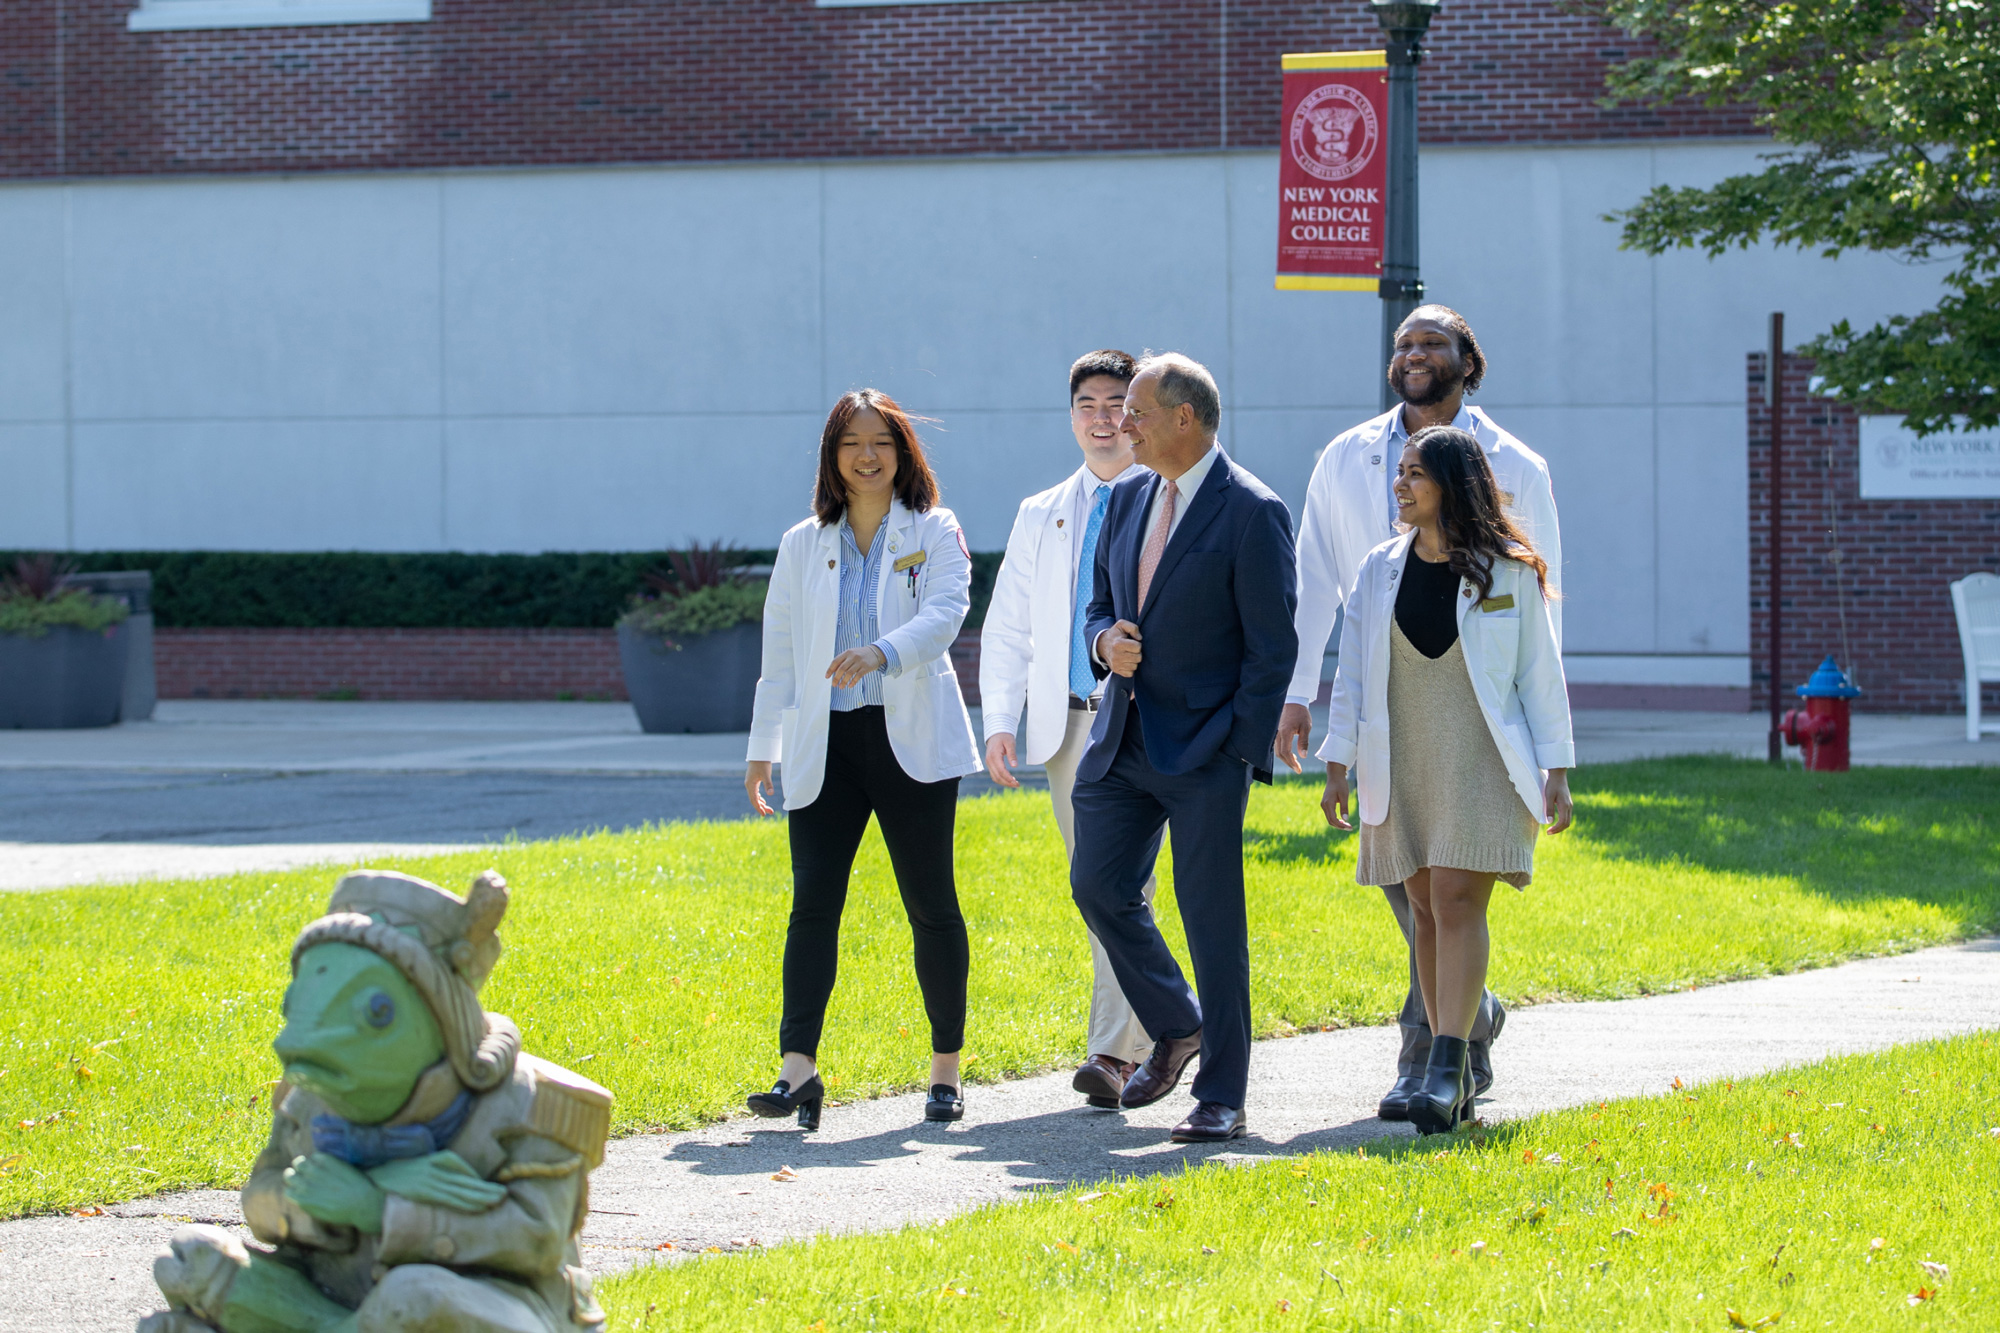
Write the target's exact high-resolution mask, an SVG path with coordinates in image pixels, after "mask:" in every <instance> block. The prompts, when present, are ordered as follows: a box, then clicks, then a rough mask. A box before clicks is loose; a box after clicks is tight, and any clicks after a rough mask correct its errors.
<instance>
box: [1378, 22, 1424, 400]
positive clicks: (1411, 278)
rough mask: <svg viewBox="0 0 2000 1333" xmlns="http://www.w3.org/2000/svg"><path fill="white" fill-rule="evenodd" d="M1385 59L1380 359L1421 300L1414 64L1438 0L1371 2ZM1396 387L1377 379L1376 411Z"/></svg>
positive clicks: (1387, 357) (1386, 362)
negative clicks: (1385, 170)
mask: <svg viewBox="0 0 2000 1333" xmlns="http://www.w3.org/2000/svg"><path fill="white" fill-rule="evenodd" d="M1371 4H1372V6H1373V8H1374V10H1375V21H1376V22H1377V23H1380V24H1381V25H1382V33H1383V36H1384V37H1386V38H1387V43H1386V46H1387V50H1388V57H1389V187H1388V188H1389V198H1388V200H1387V201H1386V204H1387V206H1386V209H1385V214H1386V223H1385V226H1384V232H1383V237H1382V281H1381V286H1380V289H1379V290H1380V292H1381V295H1382V360H1381V361H1380V362H1379V363H1378V364H1379V365H1380V366H1382V368H1383V369H1384V370H1385V371H1386V370H1387V368H1388V365H1389V361H1390V359H1391V358H1392V357H1394V356H1395V353H1396V330H1397V328H1398V327H1400V326H1401V325H1402V322H1403V321H1404V319H1406V318H1408V316H1409V313H1410V312H1411V311H1412V310H1415V309H1416V308H1417V307H1418V306H1419V305H1422V304H1423V300H1424V280H1423V278H1422V276H1421V272H1420V269H1419V265H1418V256H1417V66H1418V65H1419V64H1421V63H1422V61H1423V58H1424V44H1423V43H1424V34H1425V33H1426V32H1427V31H1429V29H1430V26H1431V17H1432V15H1434V14H1435V13H1436V12H1437V7H1438V4H1439V0H1371ZM1397 402H1398V399H1397V397H1396V391H1395V390H1394V389H1392V388H1390V387H1389V382H1388V379H1387V377H1386V375H1385V377H1384V379H1383V381H1382V410H1383V411H1385V412H1386V411H1387V410H1389V409H1390V408H1392V407H1394V406H1395V405H1396V403H1397Z"/></svg>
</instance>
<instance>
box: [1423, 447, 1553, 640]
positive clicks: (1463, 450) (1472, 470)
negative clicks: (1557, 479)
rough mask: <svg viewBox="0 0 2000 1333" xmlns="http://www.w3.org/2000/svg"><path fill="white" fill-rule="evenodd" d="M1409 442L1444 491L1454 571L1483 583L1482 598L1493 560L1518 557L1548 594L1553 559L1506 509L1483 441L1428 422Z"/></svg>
mask: <svg viewBox="0 0 2000 1333" xmlns="http://www.w3.org/2000/svg"><path fill="white" fill-rule="evenodd" d="M1410 445H1411V447H1413V448H1414V449H1415V450H1416V451H1417V457H1418V458H1420V459H1422V460H1423V464H1424V471H1426V472H1428V473H1430V477H1431V480H1432V481H1434V482H1436V483H1437V486H1438V490H1440V491H1441V492H1443V494H1442V496H1441V497H1440V499H1439V501H1438V529H1439V536H1440V537H1442V538H1443V544H1444V549H1445V557H1446V559H1447V560H1448V561H1449V562H1450V564H1451V567H1452V570H1453V571H1454V572H1455V573H1456V574H1457V575H1458V576H1459V577H1460V578H1462V579H1471V580H1472V581H1473V582H1474V583H1475V584H1477V585H1479V600H1480V601H1482V602H1483V601H1485V600H1486V598H1487V597H1488V596H1490V595H1491V594H1492V592H1493V562H1494V561H1495V560H1501V559H1506V560H1518V561H1520V562H1521V563H1522V564H1524V565H1526V566H1527V567H1528V568H1530V569H1532V570H1534V571H1535V582H1537V583H1539V584H1540V585H1541V588H1542V596H1543V597H1544V598H1546V597H1547V596H1548V595H1549V562H1548V561H1546V560H1544V559H1542V555H1541V552H1539V551H1537V550H1536V549H1535V544H1534V543H1533V542H1531V541H1529V540H1528V534H1526V533H1525V532H1522V531H1521V529H1520V528H1519V527H1517V526H1515V523H1514V520H1513V519H1511V518H1509V517H1507V511H1506V510H1505V509H1504V508H1502V507H1501V503H1500V486H1499V483H1497V482H1495V481H1494V480H1493V465H1492V464H1491V463H1488V462H1487V461H1486V451H1485V450H1484V449H1481V448H1480V447H1479V441H1478V440H1475V439H1474V438H1472V435H1471V433H1470V432H1467V431H1462V430H1460V429H1459V428H1458V427H1456V426H1426V427H1424V429H1422V430H1420V431H1418V432H1417V433H1416V434H1415V435H1412V436H1411V437H1410Z"/></svg>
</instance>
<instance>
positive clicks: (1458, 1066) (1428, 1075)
mask: <svg viewBox="0 0 2000 1333" xmlns="http://www.w3.org/2000/svg"><path fill="white" fill-rule="evenodd" d="M1470 1119H1472V1053H1471V1051H1470V1050H1469V1049H1467V1047H1466V1043H1465V1038H1463V1037H1432V1038H1431V1060H1430V1064H1429V1066H1428V1067H1426V1068H1425V1070H1424V1082H1423V1086H1422V1087H1421V1088H1419V1089H1418V1090H1417V1092H1416V1094H1415V1095H1414V1096H1412V1097H1411V1098H1410V1123H1411V1124H1413V1125H1415V1126H1416V1127H1417V1133H1419V1134H1449V1133H1450V1132H1451V1131H1452V1129H1453V1127H1454V1126H1457V1125H1459V1124H1462V1123H1463V1122H1465V1121H1468V1120H1470Z"/></svg>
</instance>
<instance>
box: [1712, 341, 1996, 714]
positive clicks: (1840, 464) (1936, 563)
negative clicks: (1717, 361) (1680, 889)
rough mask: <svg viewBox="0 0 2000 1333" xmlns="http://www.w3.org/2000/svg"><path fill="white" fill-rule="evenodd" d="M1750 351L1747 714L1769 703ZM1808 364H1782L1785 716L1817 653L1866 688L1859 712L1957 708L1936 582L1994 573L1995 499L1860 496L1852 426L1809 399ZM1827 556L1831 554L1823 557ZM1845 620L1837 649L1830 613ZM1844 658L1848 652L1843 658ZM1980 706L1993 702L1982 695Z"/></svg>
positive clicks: (1764, 429)
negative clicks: (1749, 696)
mask: <svg viewBox="0 0 2000 1333" xmlns="http://www.w3.org/2000/svg"><path fill="white" fill-rule="evenodd" d="M1766 360H1767V358H1766V357H1765V356H1764V355H1763V354H1761V353H1758V354H1754V355H1752V356H1751V357H1750V366H1749V384H1750V671H1751V678H1752V681H1753V688H1752V690H1751V694H1752V699H1753V702H1752V704H1751V707H1752V708H1753V709H1761V708H1763V707H1765V705H1766V701H1767V699H1768V698H1769V695H1768V693H1767V691H1768V690H1769V688H1770V686H1769V681H1770V675H1769V669H1768V663H1769V661H1770V651H1771V649H1770V643H1771V640H1770V586H1771V573H1770V570H1771V564H1770V561H1771V531H1770V521H1769V512H1770V493H1771V491H1770V473H1769V471H1768V469H1769V467H1770V458H1771V433H1770V410H1769V409H1768V408H1767V407H1766V406H1765V405H1764V365H1765V361H1766ZM1811 375H1812V362H1811V361H1808V360H1805V359H1803V358H1800V357H1793V356H1787V357H1786V358H1785V411H1784V430H1783V432H1782V444H1783V448H1784V451H1785V459H1784V461H1785V493H1784V506H1785V509H1784V528H1785V533H1784V548H1783V551H1782V558H1783V560H1784V590H1783V597H1784V661H1783V664H1782V666H1781V669H1780V673H1779V684H1780V685H1781V686H1782V687H1783V690H1784V697H1785V706H1786V707H1790V706H1791V704H1792V703H1793V701H1794V695H1793V693H1792V690H1793V687H1795V686H1798V685H1802V684H1804V683H1805V680H1806V678H1807V677H1808V676H1810V675H1811V674H1812V671H1813V668H1814V667H1816V666H1818V665H1819V663H1820V660H1821V659H1822V658H1824V657H1825V656H1826V655H1827V654H1828V653H1832V654H1834V655H1835V657H1836V658H1838V659H1839V660H1840V663H1841V665H1842V666H1843V667H1845V668H1846V669H1847V671H1848V673H1849V674H1850V676H1852V677H1853V678H1854V681H1855V683H1856V684H1857V685H1859V686H1861V687H1862V689H1863V690H1865V691H1866V693H1864V694H1863V695H1862V696H1861V697H1860V698H1859V699H1857V700H1855V707H1856V708H1858V709H1862V710H1867V711H1873V712H1924V713H1939V712H1953V711H1957V710H1961V709H1963V708H1964V707H1965V667H1964V658H1963V657H1962V656H1961V654H1960V651H1959V646H1958V622H1957V620H1956V619H1955V617H1954V616H1953V613H1952V609H1951V593H1950V591H1949V590H1948V589H1947V587H1946V585H1947V584H1949V583H1950V582H1952V581H1953V580H1954V579H1958V578H1962V577H1964V576H1965V575H1966V574H1969V573H1971V572H1972V571H1973V570H1976V569H1988V570H1994V571H2000V500H1863V499H1862V498H1861V483H1860V475H1859V468H1860V461H1861V431H1860V424H1859V422H1858V420H1857V419H1856V417H1855V414H1854V411H1853V410H1852V409H1851V408H1848V407H1845V406H1842V405H1841V404H1839V403H1836V402H1833V401H1830V400H1828V399H1825V398H1818V397H1814V396H1812V395H1811V394H1810V393H1808V392H1807V389H1806V384H1807V381H1808V380H1809V379H1810V378H1811ZM1836 557H1837V558H1836ZM1843 594H1844V599H1845V603H1846V611H1847V635H1846V643H1847V645H1848V647H1847V648H1843V646H1842V639H1841V626H1840V605H1841V601H1842V598H1843ZM1850 649H1851V655H1850V651H1849V650H1850ZM1985 700H1986V704H1987V706H1989V707H1992V706H2000V689H1996V688H1995V687H1993V686H1990V685H1989V686H1987V687H1986V692H1985Z"/></svg>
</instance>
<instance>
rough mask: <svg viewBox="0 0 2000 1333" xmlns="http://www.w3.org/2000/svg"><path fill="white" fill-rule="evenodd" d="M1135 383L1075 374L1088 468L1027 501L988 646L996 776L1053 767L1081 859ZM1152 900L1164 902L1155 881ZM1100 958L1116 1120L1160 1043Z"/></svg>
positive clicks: (984, 668) (1096, 365) (1108, 375)
mask: <svg viewBox="0 0 2000 1333" xmlns="http://www.w3.org/2000/svg"><path fill="white" fill-rule="evenodd" d="M1131 382H1132V358H1131V357H1130V356H1128V355H1127V354H1126V353H1124V352H1120V351H1116V350H1114V349H1109V348H1107V349H1105V350H1102V351H1097V352H1088V353H1085V354H1084V355H1083V356H1081V357H1079V358H1077V361H1076V364H1075V365H1073V366H1071V367H1070V371H1069V407H1070V418H1069V424H1070V431H1071V433H1072V434H1074V435H1075V437H1076V443H1077V447H1078V448H1080V449H1082V450H1083V466H1081V467H1079V468H1078V469H1077V470H1076V471H1075V472H1073V473H1071V474H1070V475H1069V476H1068V477H1067V478H1065V479H1064V480H1063V481H1062V482H1061V483H1060V484H1058V485H1055V486H1051V487H1050V488H1049V489H1048V490H1046V491H1042V492H1040V493H1039V494H1036V495H1031V496H1029V497H1028V498H1027V499H1025V500H1023V501H1021V509H1020V512H1019V514H1017V515H1016V516H1015V519H1014V531H1013V532H1012V533H1011V534H1010V535H1009V536H1008V538H1007V556H1006V559H1005V560H1004V561H1003V562H1002V563H1001V565H1000V573H999V575H998V577H996V578H995V579H994V581H993V600H992V602H991V603H990V604H989V605H988V606H987V609H986V624H985V628H984V629H982V630H981V631H980V638H979V698H980V710H981V717H982V719H983V721H984V723H985V728H986V771H987V773H988V775H989V776H991V777H992V779H993V781H994V782H995V783H997V784H998V785H1000V786H1002V787H1018V786H1020V785H1021V784H1020V783H1019V781H1017V780H1016V779H1015V777H1014V774H1013V771H1012V770H1013V769H1015V768H1017V767H1019V765H1020V764H1021V763H1022V762H1023V761H1024V760H1025V761H1026V762H1027V763H1030V764H1042V765H1045V766H1046V768H1047V770H1048V775H1049V795H1050V797H1051V798H1052V799H1053V802H1054V805H1055V816H1056V827H1057V828H1059V829H1060V830H1061V831H1062V840H1063V848H1064V850H1065V851H1068V852H1074V851H1075V849H1076V820H1075V816H1074V815H1073V814H1072V813H1071V811H1070V793H1071V792H1072V791H1073V790H1075V787H1076V766H1077V764H1078V763H1079V762H1081V761H1082V759H1083V750H1084V746H1085V745H1086V744H1087V743H1088V742H1089V740H1090V724H1091V723H1092V722H1094V721H1095V720H1096V719H1097V706H1098V703H1099V701H1100V700H1102V698H1103V697H1104V682H1103V681H1101V680H1098V679H1097V678H1096V676H1095V674H1094V673H1093V672H1092V671H1091V669H1090V657H1089V650H1088V648H1087V647H1086V646H1085V644H1084V642H1083V622H1084V611H1085V609H1086V608H1088V607H1089V605H1090V598H1091V592H1092V589H1091V577H1092V569H1093V560H1094V557H1095V555H1096V551H1097V537H1098V532H1099V529H1100V526H1101V525H1102V523H1103V521H1104V513H1105V507H1106V504H1107V503H1108V501H1109V500H1110V496H1111V487H1112V486H1113V485H1114V484H1115V483H1117V482H1119V481H1122V480H1124V479H1125V478H1126V477H1128V476H1132V475H1136V474H1140V473H1143V472H1144V471H1145V469H1143V468H1141V467H1139V466H1138V465H1137V464H1136V463H1134V462H1133V461H1132V442H1131V440H1129V439H1127V438H1126V437H1125V436H1123V435H1121V434H1120V433H1119V430H1118V419H1119V417H1120V416H1121V415H1122V414H1123V412H1124V408H1125V388H1126V386H1127V385H1129V384H1130V383H1131ZM1024 707H1025V708H1026V716H1025V717H1024V716H1023V715H1022V710H1023V708H1024ZM1024 727H1025V731H1024ZM1063 888H1064V889H1065V891H1066V890H1067V885H1064V886H1063ZM1145 896H1146V901H1147V902H1149V903H1150V902H1151V901H1152V900H1153V880H1152V879H1150V878H1149V879H1147V881H1146V887H1145ZM1090 953H1091V961H1092V963H1093V965H1094V972H1095V975H1094V977H1093V979H1092V985H1091V993H1090V1033H1089V1050H1088V1055H1089V1058H1088V1059H1086V1060H1085V1061H1084V1062H1083V1065H1082V1067H1081V1068H1079V1069H1078V1070H1077V1071H1076V1077H1075V1078H1074V1079H1073V1080H1072V1082H1071V1086H1073V1087H1074V1088H1075V1089H1076V1090H1077V1091H1078V1092H1080V1093H1082V1094H1083V1095H1084V1100H1086V1101H1087V1102H1089V1103H1090V1105H1092V1106H1097V1107H1103V1108H1105V1109H1108V1110H1115V1109H1117V1106H1118V1098H1119V1095H1120V1094H1121V1093H1122V1092H1123V1091H1124V1089H1125V1082H1126V1080H1127V1079H1129V1078H1130V1077H1131V1076H1132V1071H1133V1070H1134V1069H1136V1068H1138V1065H1139V1062H1140V1061H1142V1060H1144V1059H1145V1058H1146V1056H1147V1055H1148V1054H1149V1053H1150V1052H1151V1051H1152V1049H1153V1043H1152V1041H1151V1039H1149V1038H1148V1037H1147V1036H1146V1030H1145V1028H1144V1027H1143V1026H1141V1025H1140V1023H1139V1019H1138V1016H1137V1015H1136V1014H1134V1013H1133V1012H1132V1006H1131V1004H1130V1003H1128V1002H1127V1001H1126V999H1125V992H1124V991H1122V990H1120V989H1119V988H1118V978H1117V977H1115V976H1113V975H1112V972H1111V960H1110V959H1109V958H1107V957H1106V956H1105V953H1104V946H1102V945H1101V944H1099V943H1098V942H1097V938H1096V937H1095V936H1092V937H1091V941H1090Z"/></svg>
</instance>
